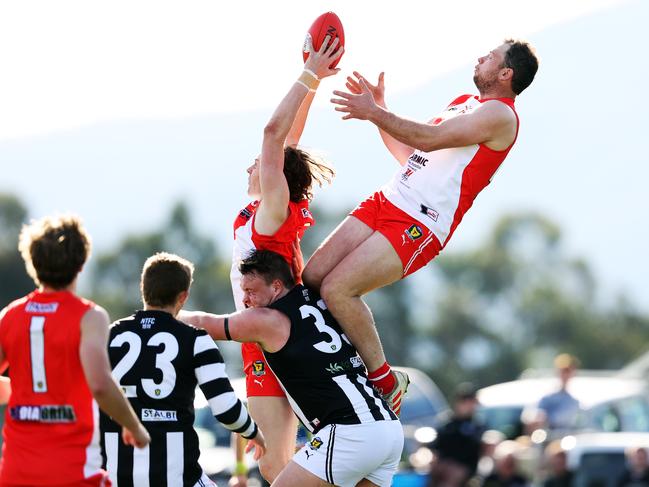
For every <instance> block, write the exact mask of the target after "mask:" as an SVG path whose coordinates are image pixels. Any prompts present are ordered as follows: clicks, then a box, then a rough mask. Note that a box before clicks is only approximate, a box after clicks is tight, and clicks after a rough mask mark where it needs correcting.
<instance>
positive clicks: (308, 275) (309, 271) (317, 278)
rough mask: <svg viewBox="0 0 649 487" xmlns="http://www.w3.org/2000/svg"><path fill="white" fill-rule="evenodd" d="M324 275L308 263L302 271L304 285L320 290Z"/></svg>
mask: <svg viewBox="0 0 649 487" xmlns="http://www.w3.org/2000/svg"><path fill="white" fill-rule="evenodd" d="M322 278H323V276H322V275H320V274H318V273H317V271H316V270H315V268H314V267H313V266H309V265H307V266H306V267H305V268H304V271H303V272H302V282H304V285H305V286H306V287H308V288H310V289H313V290H315V291H319V290H320V286H321V285H322Z"/></svg>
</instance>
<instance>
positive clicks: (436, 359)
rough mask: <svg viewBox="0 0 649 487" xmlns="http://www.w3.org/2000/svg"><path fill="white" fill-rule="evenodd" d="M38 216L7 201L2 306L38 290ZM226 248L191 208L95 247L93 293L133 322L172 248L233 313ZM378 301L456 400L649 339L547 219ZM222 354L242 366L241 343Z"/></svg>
mask: <svg viewBox="0 0 649 487" xmlns="http://www.w3.org/2000/svg"><path fill="white" fill-rule="evenodd" d="M27 217H28V211H27V209H26V208H25V206H24V205H23V204H22V203H21V202H20V200H18V199H17V198H16V197H14V196H12V195H7V194H5V195H2V194H0V225H1V228H2V233H0V307H1V306H4V305H5V304H7V303H8V302H10V301H11V300H12V299H15V298H17V297H19V296H22V295H24V294H25V293H27V292H29V291H30V290H31V289H32V287H33V285H32V283H31V281H30V280H29V278H28V277H27V276H26V274H25V271H24V266H23V263H22V259H21V258H20V255H19V253H18V251H17V249H16V247H17V238H18V233H19V231H20V226H21V225H22V223H23V222H25V221H26V220H27ZM315 217H316V220H317V222H318V223H317V225H316V226H315V227H314V228H313V229H311V230H309V231H308V232H306V234H305V239H304V241H303V249H304V254H305V257H308V256H309V255H310V254H311V253H312V252H313V250H314V249H315V248H316V247H317V245H318V244H319V243H320V242H321V241H322V240H323V239H324V237H325V236H326V235H327V234H328V233H329V232H330V231H331V230H332V229H333V228H334V227H335V226H336V225H337V224H338V223H340V222H341V221H342V219H343V218H344V214H327V213H322V212H318V211H316V212H315ZM210 233H213V232H210ZM222 250H223V249H219V248H218V246H217V245H216V243H215V242H214V241H213V240H212V239H211V238H209V237H206V236H205V235H203V234H202V233H201V232H200V231H199V230H198V229H197V228H196V227H195V225H194V223H193V221H192V218H191V213H190V211H189V209H188V207H187V206H186V205H185V204H184V203H182V202H181V203H178V204H177V205H176V206H175V207H174V208H173V209H172V210H171V212H170V214H169V216H168V218H167V220H166V222H165V223H164V224H163V225H162V226H161V228H159V229H157V230H154V231H152V232H146V233H138V234H137V235H127V236H125V237H124V238H123V239H122V240H121V242H119V243H118V245H117V246H116V247H115V248H113V249H110V250H108V251H103V252H100V253H97V252H95V254H94V256H93V258H92V260H91V262H90V265H89V267H88V269H87V270H86V271H85V272H86V273H87V275H86V278H85V281H87V282H88V285H87V286H84V289H82V290H81V291H82V294H84V295H87V296H88V297H90V298H91V299H93V300H95V301H96V302H98V303H100V304H101V305H102V306H104V307H106V308H107V309H108V311H109V312H110V314H111V316H112V317H113V318H118V317H121V316H126V315H129V314H131V313H132V312H133V311H134V310H136V309H138V308H140V307H141V303H140V299H139V275H140V271H141V268H142V264H143V263H144V260H145V259H146V258H147V257H148V256H150V255H151V254H153V253H155V252H157V251H168V252H174V253H177V254H179V255H182V256H184V257H186V258H188V259H190V260H191V261H192V262H194V264H195V265H196V273H195V276H194V284H193V287H192V293H191V296H190V302H189V304H188V308H190V309H203V310H206V311H213V312H220V313H224V312H228V311H231V310H233V309H234V303H233V301H232V294H231V291H230V284H229V270H230V260H229V257H228V256H227V254H228V252H223V251H222ZM367 301H368V303H369V305H370V307H371V308H372V310H373V312H374V316H375V319H376V322H377V327H378V328H379V334H380V335H381V338H382V340H383V344H384V347H385V350H386V355H387V357H388V360H389V361H390V362H391V363H393V364H397V365H408V366H414V367H418V368H421V369H423V370H424V371H426V372H427V373H428V374H429V375H430V376H431V377H432V378H433V380H434V381H435V382H436V383H437V385H438V386H440V388H441V389H442V390H443V391H444V392H446V393H448V392H450V391H452V389H453V387H454V385H455V384H457V383H458V382H461V381H464V380H471V381H473V382H474V383H475V384H477V385H479V386H486V385H489V384H493V383H497V382H502V381H505V380H511V379H514V378H515V377H517V376H518V375H519V374H520V372H521V371H523V370H524V369H525V368H528V367H531V366H534V367H538V366H541V367H549V366H550V364H551V359H552V357H553V356H554V355H555V354H556V353H558V352H560V351H562V352H570V353H573V354H575V355H576V356H578V357H579V358H580V359H581V361H582V364H583V366H584V367H585V368H591V369H617V368H619V367H621V366H623V365H624V364H625V363H627V362H628V361H630V360H632V359H634V358H635V357H637V356H638V355H640V354H641V353H642V352H643V351H644V350H645V349H646V345H645V344H646V343H649V316H647V315H646V314H643V313H641V312H639V311H638V310H636V309H635V308H634V307H633V306H632V305H631V304H630V303H629V302H628V301H626V300H625V299H624V297H623V296H622V297H620V299H618V301H617V302H614V303H612V304H608V305H602V304H600V301H599V299H598V288H597V283H596V282H595V279H594V277H593V275H592V273H591V271H590V269H589V266H588V263H587V262H584V261H583V260H580V259H574V258H571V257H569V256H567V255H566V253H565V250H564V248H563V247H562V240H561V232H560V229H559V228H558V227H557V226H556V225H555V224H554V223H553V222H551V221H548V220H547V219H545V218H544V217H543V216H541V215H537V214H514V215H508V216H504V217H503V218H502V219H501V220H500V221H499V222H498V223H497V224H496V225H495V227H494V228H493V229H492V231H491V233H490V235H489V237H488V238H487V239H486V240H485V241H484V242H482V243H481V244H480V245H479V246H477V247H476V248H474V249H472V250H470V251H463V252H458V251H452V250H451V251H445V252H444V253H442V255H441V256H440V257H438V258H437V259H435V261H434V262H433V263H432V264H430V265H428V266H427V267H425V268H424V269H422V270H421V271H419V272H418V273H416V274H415V275H414V276H412V277H410V278H408V279H407V280H405V281H401V282H398V283H395V284H393V285H392V286H389V287H387V288H384V289H380V290H377V291H375V292H373V293H371V294H370V295H369V296H368V297H367ZM227 345H231V344H227ZM222 348H223V349H225V350H224V353H225V355H226V357H228V359H229V360H236V352H235V350H236V346H234V347H230V348H228V347H227V346H222ZM230 370H231V371H233V372H234V371H236V370H237V368H236V366H232V365H231V366H230Z"/></svg>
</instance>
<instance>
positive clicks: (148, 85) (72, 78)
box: [0, 0, 622, 139]
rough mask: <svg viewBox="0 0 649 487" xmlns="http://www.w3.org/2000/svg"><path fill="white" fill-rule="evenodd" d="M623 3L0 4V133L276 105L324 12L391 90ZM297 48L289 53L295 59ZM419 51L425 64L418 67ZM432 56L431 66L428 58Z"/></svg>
mask: <svg viewBox="0 0 649 487" xmlns="http://www.w3.org/2000/svg"><path fill="white" fill-rule="evenodd" d="M618 3H622V2H620V0H569V1H566V0H544V1H534V2H532V1H526V2H521V1H519V0H501V1H499V0H495V1H492V2H490V3H489V10H488V11H485V10H484V9H485V3H484V2H481V1H466V0H465V1H453V2H432V1H425V0H423V1H408V2H398V1H389V2H387V1H371V2H370V1H347V0H337V1H322V0H319V1H309V2H304V1H275V2H269V1H265V0H263V1H260V0H257V1H255V0H253V1H241V2H230V1H215V0H210V1H174V2H169V1H159V0H154V1H141V0H117V1H114V0H113V1H111V2H97V1H88V0H77V1H69V0H67V1H66V0H63V1H60V0H59V1H56V2H52V1H49V0H45V1H40V2H34V1H29V0H26V1H25V0H21V1H19V2H7V1H5V2H1V3H0V46H1V47H0V66H2V71H3V75H2V76H1V77H0V78H1V79H0V88H1V89H0V107H1V109H2V115H1V116H0V138H3V139H6V138H12V137H21V136H29V135H35V134H42V133H51V132H55V131H58V130H61V129H70V128H75V127H81V126H84V125H87V124H92V123H97V122H102V121H111V120H124V119H138V118H172V117H187V116H192V115H197V114H211V113H215V112H224V111H226V112H231V111H241V110H250V109H256V108H260V107H272V106H273V105H274V104H275V103H276V101H275V99H276V98H277V96H278V95H279V94H280V93H281V92H283V91H284V90H285V89H286V87H287V85H288V82H289V81H290V80H291V79H293V78H294V77H295V60H296V59H299V56H300V49H301V46H302V41H303V39H304V34H305V32H306V30H307V28H308V27H309V25H310V24H311V22H312V21H313V20H314V19H315V17H317V16H318V15H319V14H320V13H323V12H326V11H327V10H333V11H335V12H336V13H337V14H338V15H339V16H340V18H341V19H342V21H343V25H344V27H345V33H346V39H347V45H348V50H347V53H346V54H345V60H344V64H342V65H341V67H344V66H356V65H360V64H362V66H364V69H367V70H368V71H377V70H386V71H387V72H389V73H391V78H390V83H391V89H392V90H393V91H396V92H398V91H399V90H402V89H407V88H413V87H416V86H418V85H422V84H424V83H425V82H426V81H427V80H429V79H431V78H433V77H435V76H437V75H439V74H441V73H445V72H449V71H451V70H453V69H455V68H458V67H460V66H462V65H464V64H465V63H466V61H467V59H473V58H475V57H476V56H477V55H479V54H480V53H482V52H483V51H484V49H485V47H486V46H491V45H493V44H496V43H498V42H499V41H500V40H501V39H502V37H503V32H506V33H508V34H509V35H514V36H528V35H530V34H532V33H535V32H538V31H540V30H543V29H545V28H547V27H548V26H551V25H554V24H557V23H560V22H565V21H567V20H569V19H572V18H576V17H579V16H582V15H584V14H588V13H590V12H593V11H597V10H599V9H601V8H603V7H606V6H610V5H614V4H618ZM291 54H292V55H291ZM403 54H414V57H415V58H416V59H421V60H422V62H421V63H418V64H417V66H416V67H415V66H413V65H412V59H413V57H412V56H411V55H403ZM429 56H430V57H434V62H430V61H429V60H428V58H429Z"/></svg>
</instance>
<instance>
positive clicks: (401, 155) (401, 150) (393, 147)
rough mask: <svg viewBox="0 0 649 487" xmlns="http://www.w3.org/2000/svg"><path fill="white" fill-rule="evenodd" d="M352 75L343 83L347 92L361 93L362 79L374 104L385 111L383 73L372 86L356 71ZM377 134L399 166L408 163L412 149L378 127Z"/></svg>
mask: <svg viewBox="0 0 649 487" xmlns="http://www.w3.org/2000/svg"><path fill="white" fill-rule="evenodd" d="M353 75H354V77H352V76H347V82H346V83H345V86H346V87H347V89H348V90H349V92H350V93H353V94H355V95H358V94H360V93H362V91H363V90H362V87H361V84H360V80H361V79H364V80H365V84H366V85H367V87H368V88H369V89H370V92H371V93H372V97H373V98H374V101H375V102H376V104H377V105H378V106H380V107H382V108H385V109H387V105H386V104H385V81H384V80H385V73H383V72H381V73H380V74H379V79H378V82H377V83H376V85H373V84H372V83H370V82H369V81H367V78H366V77H364V76H363V75H361V74H360V73H359V72H358V71H353ZM379 134H380V135H381V139H382V140H383V144H385V147H386V148H387V149H388V150H389V151H390V154H392V155H393V156H394V158H395V159H396V160H397V162H399V164H401V165H402V166H403V165H404V164H405V163H406V161H408V157H409V156H410V154H412V152H413V151H414V149H413V148H412V147H411V146H409V145H408V144H404V143H403V142H401V141H399V140H397V139H395V138H394V137H392V136H391V135H390V134H389V133H387V132H386V131H385V130H383V129H382V128H381V127H379Z"/></svg>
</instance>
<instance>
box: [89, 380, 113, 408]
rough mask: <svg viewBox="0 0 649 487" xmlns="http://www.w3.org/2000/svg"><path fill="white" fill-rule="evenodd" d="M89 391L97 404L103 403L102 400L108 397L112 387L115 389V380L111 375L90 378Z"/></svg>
mask: <svg viewBox="0 0 649 487" xmlns="http://www.w3.org/2000/svg"><path fill="white" fill-rule="evenodd" d="M87 382H88V389H90V393H91V394H92V397H94V398H95V399H96V400H97V402H101V400H102V399H104V398H106V397H108V395H109V394H110V390H111V388H112V387H115V384H114V382H113V378H112V377H111V375H110V374H93V376H92V377H90V378H88V380H87Z"/></svg>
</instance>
